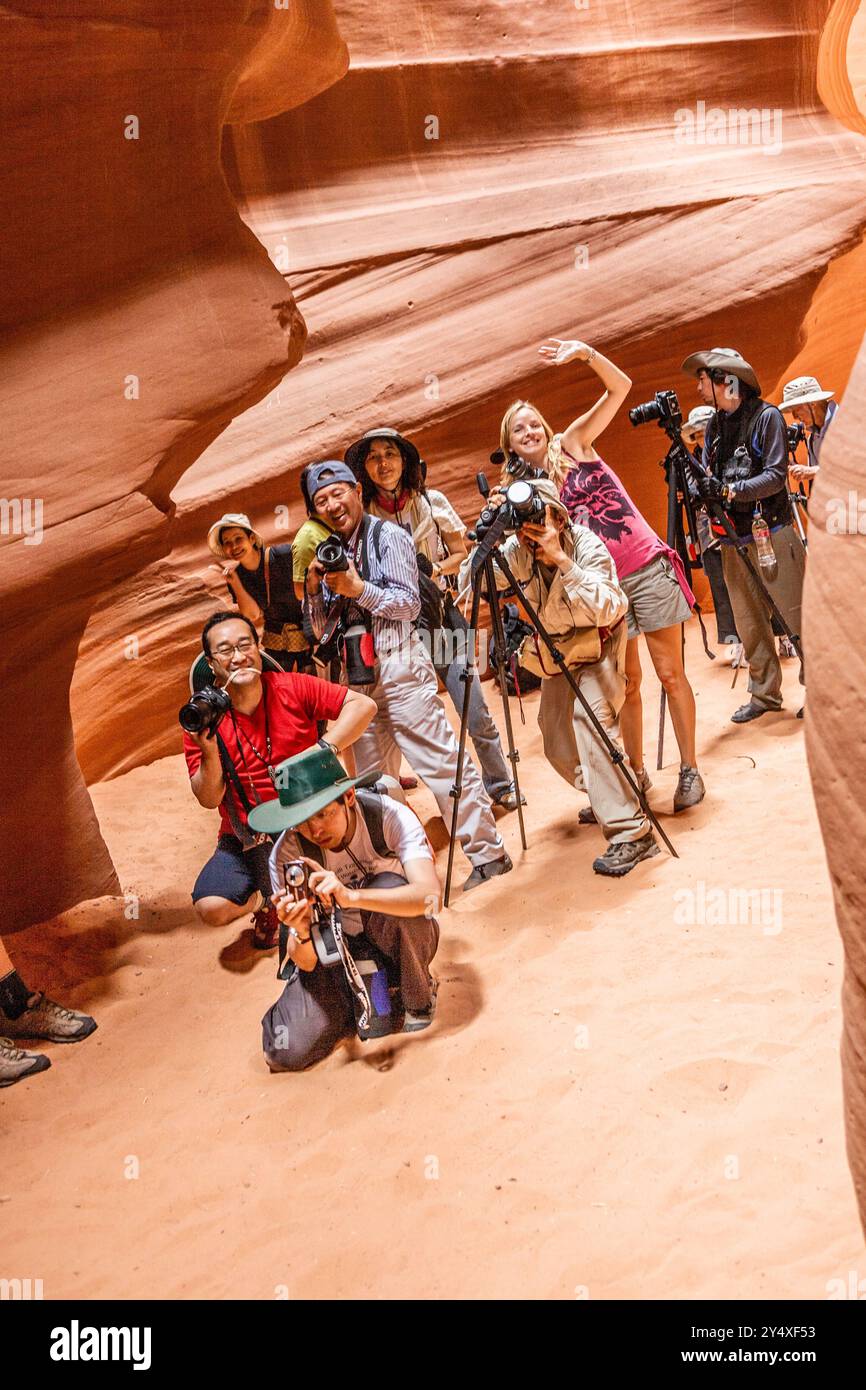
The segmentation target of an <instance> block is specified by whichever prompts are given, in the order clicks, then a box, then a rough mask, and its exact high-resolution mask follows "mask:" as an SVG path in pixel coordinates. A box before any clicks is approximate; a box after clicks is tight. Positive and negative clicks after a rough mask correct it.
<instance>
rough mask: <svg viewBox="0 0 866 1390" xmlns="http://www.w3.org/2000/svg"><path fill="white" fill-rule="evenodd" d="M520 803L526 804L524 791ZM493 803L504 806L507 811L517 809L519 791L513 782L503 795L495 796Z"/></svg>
mask: <svg viewBox="0 0 866 1390" xmlns="http://www.w3.org/2000/svg"><path fill="white" fill-rule="evenodd" d="M520 804H521V806H525V805H526V797H525V796H524V795H523V792H521V793H520ZM493 805H494V806H502V807H503V809H504V810H506V811H516V810H517V792H516V791H515V790H514V783H513V782H512V783H511V786H510V787H509V788H508V789H507V790H506V791H504V792H503V793H502V795H501V796H497V797H496V798H495V800H494V802H493Z"/></svg>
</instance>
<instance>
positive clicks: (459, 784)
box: [443, 570, 483, 907]
mask: <svg viewBox="0 0 866 1390" xmlns="http://www.w3.org/2000/svg"><path fill="white" fill-rule="evenodd" d="M482 573H483V571H481V570H479V572H478V573H477V575H476V576H475V579H474V581H473V588H472V613H471V617H470V620H469V628H470V631H471V632H472V633H473V634H474V633H475V632H477V631H478V613H479V610H480V606H481V576H482ZM474 669H475V655H474V652H472V651H469V652H467V659H466V667H465V669H464V671H463V673H462V680H463V708H462V710H461V711H460V733H459V735H458V738H457V772H456V777H455V781H454V785H453V787H452V788H451V796H452V797H453V798H454V808H453V810H452V812H451V838H450V840H449V843H448V867H447V869H446V871H445V896H444V898H443V906H444V907H448V905H449V903H450V900H451V874H452V872H453V869H454V846H455V845H456V843H457V817H458V815H459V813H460V797H461V795H462V794H463V759H464V757H465V756H466V729H467V726H468V724H469V694H470V691H469V676H470V674H471V672H472V671H473V670H474Z"/></svg>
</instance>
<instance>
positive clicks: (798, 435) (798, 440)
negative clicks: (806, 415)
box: [787, 420, 806, 454]
mask: <svg viewBox="0 0 866 1390" xmlns="http://www.w3.org/2000/svg"><path fill="white" fill-rule="evenodd" d="M787 434H788V453H789V454H796V452H797V448H798V446H799V445H800V444H803V443H804V442H805V439H806V426H805V425H804V424H803V421H802V420H798V421H797V423H796V424H795V425H788V426H787Z"/></svg>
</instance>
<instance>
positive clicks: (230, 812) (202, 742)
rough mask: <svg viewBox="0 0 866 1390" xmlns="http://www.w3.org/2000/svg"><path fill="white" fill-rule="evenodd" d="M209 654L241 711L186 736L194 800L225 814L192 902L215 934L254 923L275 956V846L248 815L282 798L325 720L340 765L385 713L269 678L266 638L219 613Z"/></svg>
mask: <svg viewBox="0 0 866 1390" xmlns="http://www.w3.org/2000/svg"><path fill="white" fill-rule="evenodd" d="M202 647H203V649H204V654H205V656H206V657H207V660H208V662H209V663H210V667H211V670H212V671H213V677H214V685H216V686H217V687H221V688H224V689H225V690H226V693H227V695H228V696H229V698H230V700H231V704H232V707H231V709H230V710H229V711H228V712H227V713H226V714H224V715H223V717H222V719H221V720H220V722H219V724H218V725H217V726H216V728H215V729H214V730H212V731H210V732H208V733H201V734H191V733H186V732H185V733H184V736H183V750H184V755H185V757H186V762H187V767H188V768H189V778H190V785H191V787H192V790H193V794H194V795H195V797H196V799H197V800H198V801H199V802H200V804H201V805H202V806H206V807H208V808H213V807H217V806H218V807H219V808H220V835H219V839H218V840H217V847H216V849H215V850H214V853H213V854H212V855H211V857H210V859H209V860H208V862H207V863H206V864H205V866H204V868H203V869H202V871H201V873H200V874H199V876H198V878H197V879H196V883H195V887H194V888H193V890H192V900H193V902H194V903H195V909H196V912H197V913H198V916H199V918H200V919H201V921H202V922H204V923H205V924H206V925H207V926H209V927H221V926H225V925H226V924H227V923H228V922H233V921H234V920H235V918H236V917H242V916H243V915H244V914H249V913H253V914H254V915H255V927H254V932H253V942H254V944H255V945H256V946H258V947H259V948H260V949H261V950H267V949H269V948H270V947H271V946H275V945H276V941H277V932H278V923H277V919H276V914H275V912H274V909H273V907H272V906H271V904H270V900H269V899H270V891H271V890H270V875H269V872H268V855H269V854H270V850H271V841H270V839H269V838H268V837H267V836H257V835H256V834H255V833H254V832H253V831H252V830H250V828H249V825H248V824H247V813H248V811H249V809H250V807H252V806H257V805H258V804H259V803H260V802H262V801H272V800H273V799H274V798H275V797H276V795H277V790H276V787H275V786H274V782H273V777H272V773H273V770H274V769H275V768H276V767H277V765H278V764H279V763H281V762H283V761H284V760H285V759H286V758H290V757H292V755H293V754H295V753H301V752H303V751H304V749H306V748H310V747H311V746H312V745H313V744H314V743H316V742H317V740H318V738H319V728H318V725H319V721H320V720H326V721H328V730H327V735H328V736H327V740H326V741H327V743H328V745H329V747H331V748H333V750H334V752H335V753H336V754H338V755H339V754H340V753H341V752H342V750H343V749H345V748H347V747H348V746H349V745H350V744H352V743H354V742H355V740H356V739H357V738H359V737H360V735H361V734H362V733H363V732H364V730H365V729H366V727H367V725H368V724H369V723H370V721H371V720H372V719H373V717H374V715H375V714H376V705H375V703H374V701H373V700H370V699H368V698H367V696H366V695H362V694H360V693H358V692H356V691H353V690H347V689H346V688H345V687H344V686H340V685H333V684H331V682H330V681H322V680H317V679H315V677H313V676H302V675H296V674H294V673H292V672H283V671H268V672H264V673H263V671H262V654H261V650H260V648H259V639H258V635H257V633H256V629H255V627H254V626H253V624H252V623H251V622H250V620H249V618H244V617H243V616H239V615H238V614H237V613H227V612H223V613H214V614H213V616H212V617H210V618H209V619H208V621H207V622H206V623H205V626H204V631H203V632H202ZM220 742H221V743H222V753H221V750H220Z"/></svg>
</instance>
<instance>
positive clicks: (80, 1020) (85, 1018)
mask: <svg viewBox="0 0 866 1390" xmlns="http://www.w3.org/2000/svg"><path fill="white" fill-rule="evenodd" d="M0 1024H2V1027H3V1031H4V1033H5V1035H6V1037H7V1038H44V1039H45V1041H46V1042H57V1043H71V1042H81V1041H82V1039H83V1038H89V1037H90V1034H91V1033H93V1032H95V1030H96V1019H95V1018H91V1017H90V1015H89V1014H80V1013H79V1012H78V1011H77V1009H64V1007H63V1005H62V1004H55V1002H54V1000H53V999H49V998H48V996H47V995H45V994H31V996H30V1003H29V1004H28V1006H27V1008H26V1009H25V1010H24V1012H23V1014H19V1016H18V1017H17V1018H7V1017H6V1016H5V1014H3V1013H2V1012H0Z"/></svg>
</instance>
